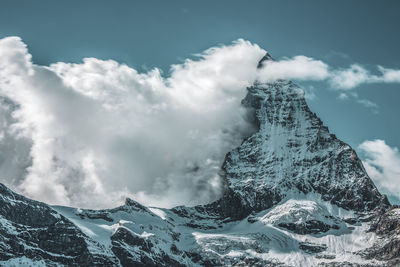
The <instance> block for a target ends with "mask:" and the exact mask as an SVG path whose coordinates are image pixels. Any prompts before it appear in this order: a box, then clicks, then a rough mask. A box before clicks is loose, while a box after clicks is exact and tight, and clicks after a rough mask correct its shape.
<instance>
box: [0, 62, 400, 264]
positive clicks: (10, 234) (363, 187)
mask: <svg viewBox="0 0 400 267" xmlns="http://www.w3.org/2000/svg"><path fill="white" fill-rule="evenodd" d="M266 60H272V58H271V57H270V56H269V55H267V56H266V57H264V58H263V60H262V61H261V62H260V64H259V66H261V65H262V64H263V62H265V61H266ZM247 90H248V93H247V96H246V97H245V98H244V99H243V101H242V104H243V105H244V106H245V107H247V108H248V110H249V112H250V113H251V114H253V116H252V118H251V120H253V122H254V123H255V124H256V125H257V127H258V131H256V132H255V133H254V134H253V135H251V136H249V137H248V138H246V139H245V140H244V141H243V143H242V144H241V145H240V146H239V147H237V148H235V149H234V150H233V151H231V152H229V153H228V154H227V155H226V158H225V161H224V164H223V166H222V168H221V172H220V175H221V177H222V179H223V181H224V187H225V191H224V194H223V196H222V197H221V199H219V200H218V201H216V202H213V203H211V204H207V205H201V206H196V207H184V206H180V207H175V208H173V209H160V208H152V207H145V206H143V205H141V204H139V203H137V202H135V201H134V200H131V199H127V200H126V203H125V205H123V206H121V207H117V208H114V209H106V210H84V209H76V208H69V207H61V206H49V205H46V204H44V203H40V202H37V201H33V200H30V199H28V198H25V197H23V196H21V195H18V194H16V193H14V192H12V191H11V190H9V189H8V188H7V187H6V186H4V185H0V202H1V203H0V223H1V227H0V264H1V265H4V266H26V265H33V266H64V265H66V266H71V265H72V266H222V265H227V266H396V264H400V261H399V257H400V209H399V208H398V207H394V206H392V205H390V203H389V202H388V200H387V198H386V196H385V195H382V194H380V193H379V191H378V190H377V188H376V187H375V185H374V184H373V182H372V180H371V179H370V178H369V177H368V175H367V173H366V171H365V169H364V168H363V166H362V163H361V161H360V160H359V158H358V157H357V154H356V152H355V151H354V150H353V149H352V148H351V147H350V146H349V145H347V144H345V143H344V142H342V141H340V140H339V139H337V138H336V137H335V136H334V135H333V134H331V133H329V130H328V128H327V127H326V126H324V125H323V123H322V121H321V120H320V119H319V118H318V117H317V116H316V114H315V113H313V112H311V111H310V109H309V108H308V106H307V103H306V101H305V98H304V92H303V90H301V89H300V88H299V87H298V86H297V85H295V84H294V83H292V82H290V81H284V80H279V81H276V82H272V83H264V84H261V83H256V84H254V85H253V86H252V87H250V88H248V89H247Z"/></svg>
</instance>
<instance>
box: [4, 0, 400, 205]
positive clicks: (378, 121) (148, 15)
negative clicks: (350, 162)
mask: <svg viewBox="0 0 400 267" xmlns="http://www.w3.org/2000/svg"><path fill="white" fill-rule="evenodd" d="M399 10H400V2H399V1H369V0H360V1H348V0H347V1H342V0H338V1H324V0H320V1H153V0H150V1H119V2H118V4H116V3H115V2H112V1H99V0H96V1H84V2H83V1H65V2H61V1H19V0H17V1H4V0H3V1H1V2H0V38H3V37H6V36H14V35H15V36H20V37H21V38H22V40H23V41H24V43H26V44H27V45H28V48H29V51H30V53H31V54H32V55H33V62H34V63H37V64H41V65H49V64H51V63H55V62H59V61H63V62H81V60H82V58H84V57H96V58H99V59H114V60H116V61H118V62H121V63H126V64H128V65H129V66H131V67H134V68H136V69H138V70H142V71H146V70H149V69H152V68H154V67H158V68H161V69H162V70H163V71H164V74H165V75H168V73H169V68H170V65H171V64H176V63H182V61H183V60H184V59H185V58H188V57H192V56H193V54H195V53H200V52H202V51H204V50H205V49H207V48H209V47H212V46H215V45H219V44H230V43H231V42H232V41H234V40H236V39H238V38H243V39H245V40H249V41H251V42H252V43H256V44H258V45H259V46H260V47H262V48H264V49H265V50H267V51H269V52H270V53H271V54H272V56H273V57H274V58H276V59H278V60H279V59H282V58H283V57H293V56H296V55H305V56H307V57H312V58H314V59H316V60H322V61H324V62H325V63H327V64H329V65H330V66H332V67H335V68H348V67H349V66H350V65H351V64H354V63H357V64H360V65H361V66H363V67H365V69H367V70H369V71H370V72H371V73H376V72H377V68H376V66H378V65H380V66H383V67H385V68H390V69H399V68H400V53H399V47H400V34H399V27H400V16H399V15H398V11H399ZM299 84H300V85H302V86H304V88H305V89H306V90H307V91H308V92H312V93H313V95H314V96H313V97H312V98H311V99H309V101H308V103H309V105H310V106H311V108H312V110H313V111H314V112H316V113H317V114H318V115H319V116H320V117H321V118H322V120H323V121H324V122H325V124H327V125H328V126H329V128H330V130H331V131H332V132H334V133H335V134H336V135H337V136H338V137H339V138H341V139H342V140H343V141H345V142H347V143H349V144H350V145H351V146H353V147H354V148H356V150H357V151H358V152H359V154H360V155H361V156H362V157H363V158H364V159H365V158H367V156H366V155H365V154H366V153H368V151H367V150H366V149H361V148H358V147H359V145H360V144H362V143H363V142H364V141H366V140H375V139H381V140H384V141H385V144H386V145H387V146H389V147H390V148H392V149H393V150H394V151H395V147H400V139H399V138H398V137H399V134H400V125H399V119H398V115H399V114H400V107H399V104H398V103H399V100H400V84H399V83H373V84H361V85H360V86H358V87H356V88H354V89H351V90H350V91H349V92H351V94H353V95H354V94H357V97H353V96H351V95H350V97H348V99H346V100H343V99H339V97H338V96H339V93H338V91H337V90H335V89H334V88H331V87H332V86H331V85H330V84H328V83H327V82H325V81H318V82H315V81H314V82H311V81H301V82H299ZM310 88H312V89H310ZM358 100H368V101H371V102H373V103H375V106H373V105H369V106H368V105H367V106H366V105H365V101H364V105H363V104H361V103H358V102H360V101H358ZM357 101H358V102H357ZM394 155H395V156H397V155H398V153H396V152H395V153H394ZM396 162H397V161H395V163H396ZM377 168H378V169H379V168H382V167H381V166H377ZM396 175H397V174H396V173H395V174H394V176H396ZM398 177H400V175H399V176H398ZM398 177H396V179H397V178H398ZM393 182H396V180H393ZM397 182H400V181H397ZM392 199H394V197H392Z"/></svg>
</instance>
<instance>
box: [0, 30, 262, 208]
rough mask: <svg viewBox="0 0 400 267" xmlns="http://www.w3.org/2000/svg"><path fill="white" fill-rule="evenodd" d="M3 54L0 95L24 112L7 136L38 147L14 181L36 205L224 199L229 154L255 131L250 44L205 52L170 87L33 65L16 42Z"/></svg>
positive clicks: (108, 63)
mask: <svg viewBox="0 0 400 267" xmlns="http://www.w3.org/2000/svg"><path fill="white" fill-rule="evenodd" d="M0 51H1V52H0V53H1V56H2V57H1V61H0V62H2V64H3V65H2V68H1V71H0V79H1V81H2V82H1V86H0V93H1V94H2V95H3V97H5V98H7V99H10V100H11V101H12V102H13V103H15V104H16V105H18V106H19V108H17V109H16V110H15V111H13V112H12V119H13V122H12V123H11V125H8V126H7V127H6V130H10V131H11V130H12V131H14V133H15V136H19V137H20V138H21V139H24V140H31V143H32V145H31V147H30V148H29V146H28V149H29V150H28V154H29V155H30V158H31V165H30V166H29V167H28V168H27V169H26V171H27V174H26V176H25V177H23V180H22V181H21V180H19V181H16V180H15V177H14V178H10V179H9V180H10V181H11V180H12V183H13V184H19V188H20V190H22V192H23V193H25V194H27V195H29V196H31V197H33V198H35V199H38V200H42V201H45V202H48V203H53V204H64V205H76V206H81V207H106V206H114V205H116V203H117V202H118V201H120V200H121V198H122V197H123V196H132V197H135V198H136V199H139V200H140V201H142V202H144V203H146V204H151V205H157V206H164V207H165V206H173V205H178V204H188V205H190V204H198V203H205V202H208V201H211V200H214V199H216V198H218V197H219V194H220V193H221V186H220V178H219V177H218V170H219V167H220V166H221V164H222V161H223V159H224V156H225V154H226V153H227V152H228V151H229V150H231V149H232V148H234V147H235V146H237V145H239V144H240V142H241V141H242V139H243V138H244V136H246V135H248V134H249V133H250V132H251V131H253V130H254V129H253V126H252V125H250V124H249V123H248V122H247V121H246V118H247V114H246V112H247V111H246V110H244V109H243V108H241V107H240V101H241V99H242V98H243V97H244V96H245V94H246V91H245V90H244V88H245V87H247V86H249V85H251V84H252V83H253V82H254V80H255V79H256V77H257V73H256V66H257V63H258V61H259V59H260V58H261V57H262V56H263V55H264V54H265V51H264V50H262V49H260V48H259V47H258V46H257V45H253V44H251V43H250V42H247V41H243V40H238V41H236V42H235V43H234V44H232V45H230V46H221V47H214V48H211V49H208V50H207V51H205V52H204V53H202V54H201V55H199V56H198V59H197V60H187V61H185V62H184V63H183V64H180V65H175V66H173V67H172V72H171V76H170V77H169V78H164V77H162V76H161V74H160V71H159V70H158V69H154V70H152V71H149V72H147V73H139V72H137V71H136V70H134V69H132V68H130V67H128V66H126V65H123V64H118V63H117V62H115V61H112V60H98V59H94V58H87V59H84V61H83V63H81V64H69V63H61V62H60V63H56V64H53V65H51V66H50V67H42V66H38V65H34V64H32V63H31V61H30V55H29V53H28V52H27V50H26V46H25V45H24V44H23V43H22V41H21V40H20V39H18V38H13V37H12V38H5V39H2V40H1V41H0ZM15 64H17V66H16V67H14V65H15ZM8 66H11V67H10V68H8ZM18 167H20V166H18Z"/></svg>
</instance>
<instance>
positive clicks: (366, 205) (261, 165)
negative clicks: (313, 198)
mask: <svg viewBox="0 0 400 267" xmlns="http://www.w3.org/2000/svg"><path fill="white" fill-rule="evenodd" d="M267 60H268V59H267ZM242 103H243V105H245V106H246V107H248V108H250V109H253V110H254V112H255V123H257V124H258V127H259V131H258V132H257V133H255V134H253V135H252V136H250V137H249V138H247V139H246V140H245V141H244V142H243V143H242V145H241V146H239V147H238V148H236V149H234V150H233V151H231V152H230V153H228V155H227V156H226V159H225V162H224V165H223V167H222V169H223V170H224V176H225V180H226V183H227V185H226V188H227V189H226V193H225V195H224V197H223V198H222V199H221V200H220V201H219V202H218V204H217V208H218V209H219V210H220V212H221V213H222V214H223V216H229V217H231V218H233V219H241V218H243V217H246V216H247V215H248V214H250V213H251V212H254V211H261V210H264V209H267V208H270V207H272V206H273V205H275V204H276V203H278V202H279V201H281V200H282V199H283V198H284V197H285V196H287V195H288V194H290V192H294V191H300V192H303V193H305V194H307V193H309V192H317V193H319V194H321V195H322V196H323V199H324V200H328V201H330V202H331V203H333V204H336V205H338V206H339V207H343V208H345V209H348V210H355V211H359V212H366V211H371V210H373V209H375V208H377V207H379V206H388V205H389V202H388V201H387V199H386V197H385V196H382V195H381V194H380V193H379V192H378V190H377V189H376V187H375V186H374V184H373V182H372V181H371V179H370V178H369V177H368V175H367V173H366V172H365V170H364V168H363V166H362V164H361V161H360V160H359V158H358V157H357V155H356V152H355V151H354V150H353V149H352V148H351V147H350V146H349V145H347V144H345V143H343V142H342V141H340V140H339V139H337V138H336V137H335V135H333V134H330V133H329V130H328V128H327V127H326V126H324V125H323V123H322V121H321V120H320V119H319V118H318V117H317V116H316V115H315V113H313V112H311V111H310V109H309V108H308V106H307V103H306V101H305V98H304V92H303V90H301V89H300V88H299V87H298V86H296V85H295V84H293V83H292V82H290V81H278V82H274V83H268V84H256V85H254V86H253V87H250V88H248V94H247V96H246V98H245V99H244V100H243V101H242ZM232 203H234V204H233V205H232ZM231 206H234V207H235V208H233V209H231V208H230V207H231Z"/></svg>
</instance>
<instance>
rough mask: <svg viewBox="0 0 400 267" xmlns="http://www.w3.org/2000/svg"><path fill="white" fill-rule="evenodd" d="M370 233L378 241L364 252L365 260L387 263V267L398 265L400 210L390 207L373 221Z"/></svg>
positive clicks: (399, 260)
mask: <svg viewBox="0 0 400 267" xmlns="http://www.w3.org/2000/svg"><path fill="white" fill-rule="evenodd" d="M370 231H374V232H375V233H376V234H377V235H378V236H379V240H378V242H376V243H375V244H374V246H372V247H371V248H369V249H367V250H366V251H365V254H366V257H367V258H375V259H379V260H385V261H388V262H389V265H392V266H399V265H400V208H399V207H392V208H391V209H389V210H387V211H386V212H385V213H384V214H382V215H381V216H377V217H376V218H375V220H374V221H373V223H372V225H371V228H370Z"/></svg>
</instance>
